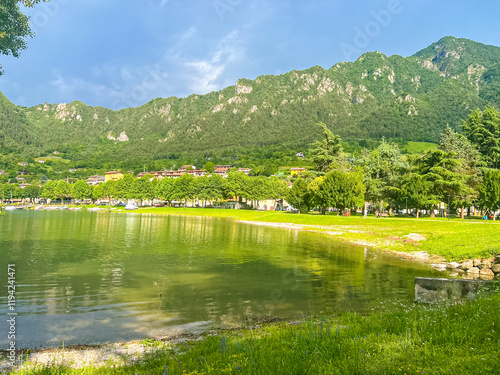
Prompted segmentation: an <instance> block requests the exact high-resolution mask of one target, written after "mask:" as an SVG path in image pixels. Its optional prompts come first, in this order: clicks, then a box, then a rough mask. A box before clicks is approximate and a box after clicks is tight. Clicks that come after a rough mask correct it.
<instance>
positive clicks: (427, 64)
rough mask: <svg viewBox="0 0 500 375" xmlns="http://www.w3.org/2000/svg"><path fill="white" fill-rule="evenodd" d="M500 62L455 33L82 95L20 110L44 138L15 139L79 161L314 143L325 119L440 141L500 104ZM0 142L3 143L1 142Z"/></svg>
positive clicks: (490, 49) (346, 131)
mask: <svg viewBox="0 0 500 375" xmlns="http://www.w3.org/2000/svg"><path fill="white" fill-rule="evenodd" d="M499 61H500V47H496V46H487V45H484V44H481V43H478V42H474V41H470V40H468V39H463V38H454V37H450V36H448V37H444V38H442V39H440V40H439V41H437V42H436V43H433V44H431V45H430V46H429V47H427V48H424V49H422V50H420V51H418V52H417V53H415V54H414V55H412V56H409V57H402V56H399V55H392V56H390V57H388V56H386V55H384V54H382V53H380V52H367V53H364V54H363V55H361V56H360V57H359V58H358V59H357V60H356V61H354V62H339V63H337V64H334V65H333V66H332V67H330V68H328V69H324V68H322V67H320V66H314V67H311V68H308V69H305V70H292V71H290V72H287V73H284V74H281V75H261V76H259V77H257V78H256V79H254V80H250V79H246V78H242V79H239V80H238V81H237V82H236V84H235V85H232V86H228V87H225V88H223V89H221V90H219V91H214V92H210V93H208V94H205V95H197V94H192V95H190V96H188V97H186V98H177V97H169V98H155V99H152V100H150V101H149V102H148V103H145V104H143V105H142V106H139V107H134V108H124V109H121V110H118V111H113V110H111V109H107V108H104V107H99V106H97V107H91V106H88V105H86V104H84V103H82V102H80V101H73V102H71V103H68V104H66V103H59V104H48V103H45V104H40V105H36V106H33V107H29V108H22V107H17V110H18V112H20V113H21V114H22V115H23V116H25V118H26V123H25V125H26V129H30V130H29V131H28V130H26V131H27V132H28V134H32V135H31V137H32V138H33V139H39V140H40V142H41V145H38V144H37V143H36V142H34V141H32V143H30V144H28V143H26V142H25V138H21V139H20V140H19V141H18V142H17V143H18V144H20V146H23V142H25V143H24V144H25V146H24V147H27V148H28V149H30V150H32V151H33V152H34V153H36V152H37V151H39V149H47V148H53V149H63V150H64V149H66V150H67V152H71V153H72V154H73V157H75V158H77V159H78V158H80V159H85V158H86V157H88V156H89V154H92V153H97V154H99V155H100V157H102V158H104V159H106V158H107V159H109V158H110V156H111V155H112V154H117V155H118V157H124V158H127V157H143V156H144V154H148V157H150V158H152V159H162V158H167V157H169V155H171V154H174V153H180V152H201V153H205V154H210V153H213V152H215V151H216V150H225V149H230V148H234V147H262V146H272V145H280V144H292V145H307V144H308V143H310V142H312V141H314V140H315V139H317V138H318V137H319V136H320V132H319V129H318V128H317V127H316V126H315V124H316V123H317V122H318V121H322V122H324V123H325V124H327V126H328V127H329V128H330V129H332V130H333V131H334V132H335V133H336V134H338V135H340V136H341V137H342V138H343V139H345V140H347V141H352V142H356V141H359V140H363V139H380V138H381V137H385V138H388V139H401V140H413V141H437V139H438V137H439V134H440V133H441V131H442V129H444V127H445V126H446V125H447V124H450V125H451V126H452V127H454V128H457V126H458V125H459V124H460V123H461V121H462V120H463V119H464V118H466V116H467V115H468V113H469V111H470V110H471V109H475V108H484V107H486V106H496V107H498V105H499V93H500V65H499V64H498V62H499ZM21 122H22V121H21ZM3 128H4V126H3V123H2V129H3ZM30 132H31V133H30ZM11 143H12V142H11ZM14 143H15V142H14ZM0 145H1V146H3V147H6V145H4V144H2V139H0ZM9 147H10V148H12V144H10V146H9Z"/></svg>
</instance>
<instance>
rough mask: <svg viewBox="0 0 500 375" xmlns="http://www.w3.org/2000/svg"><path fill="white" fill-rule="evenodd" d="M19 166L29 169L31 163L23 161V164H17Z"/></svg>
mask: <svg viewBox="0 0 500 375" xmlns="http://www.w3.org/2000/svg"><path fill="white" fill-rule="evenodd" d="M17 165H21V166H23V167H27V166H28V165H29V163H28V162H26V161H21V162H19V163H17Z"/></svg>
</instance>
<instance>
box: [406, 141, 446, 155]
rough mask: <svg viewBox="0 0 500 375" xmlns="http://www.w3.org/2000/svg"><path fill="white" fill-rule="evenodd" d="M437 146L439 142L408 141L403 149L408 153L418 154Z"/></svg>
mask: <svg viewBox="0 0 500 375" xmlns="http://www.w3.org/2000/svg"><path fill="white" fill-rule="evenodd" d="M437 147H438V145H437V144H435V143H430V142H408V143H407V144H406V146H405V147H404V148H403V151H404V152H407V153H408V154H418V153H421V152H425V151H427V150H432V149H434V148H437Z"/></svg>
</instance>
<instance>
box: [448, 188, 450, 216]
mask: <svg viewBox="0 0 500 375" xmlns="http://www.w3.org/2000/svg"><path fill="white" fill-rule="evenodd" d="M448 220H450V194H448Z"/></svg>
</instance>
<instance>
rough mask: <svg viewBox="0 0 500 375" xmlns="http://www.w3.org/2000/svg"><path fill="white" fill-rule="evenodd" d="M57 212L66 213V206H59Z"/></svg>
mask: <svg viewBox="0 0 500 375" xmlns="http://www.w3.org/2000/svg"><path fill="white" fill-rule="evenodd" d="M59 210H61V211H66V210H68V206H61V207H59Z"/></svg>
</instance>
